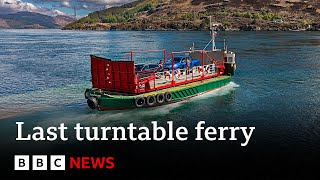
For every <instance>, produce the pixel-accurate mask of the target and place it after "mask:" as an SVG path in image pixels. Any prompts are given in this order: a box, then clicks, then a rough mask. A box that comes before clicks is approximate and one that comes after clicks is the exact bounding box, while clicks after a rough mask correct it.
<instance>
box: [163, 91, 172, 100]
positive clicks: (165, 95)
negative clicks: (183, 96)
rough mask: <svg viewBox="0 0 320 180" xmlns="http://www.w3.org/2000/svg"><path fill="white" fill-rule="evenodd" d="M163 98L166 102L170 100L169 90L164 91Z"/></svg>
mask: <svg viewBox="0 0 320 180" xmlns="http://www.w3.org/2000/svg"><path fill="white" fill-rule="evenodd" d="M164 98H165V100H166V101H167V102H169V101H171V100H172V93H171V92H166V93H165V94H164Z"/></svg>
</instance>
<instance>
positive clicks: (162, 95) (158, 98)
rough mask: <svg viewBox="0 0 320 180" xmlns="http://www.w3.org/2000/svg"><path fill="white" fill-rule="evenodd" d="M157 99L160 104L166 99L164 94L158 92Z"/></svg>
mask: <svg viewBox="0 0 320 180" xmlns="http://www.w3.org/2000/svg"><path fill="white" fill-rule="evenodd" d="M156 99H157V103H158V104H162V103H163V102H164V101H165V97H164V94H157V96H156Z"/></svg>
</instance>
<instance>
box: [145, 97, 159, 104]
mask: <svg viewBox="0 0 320 180" xmlns="http://www.w3.org/2000/svg"><path fill="white" fill-rule="evenodd" d="M156 102H157V99H156V97H155V96H148V97H147V105H148V106H153V105H155V104H156Z"/></svg>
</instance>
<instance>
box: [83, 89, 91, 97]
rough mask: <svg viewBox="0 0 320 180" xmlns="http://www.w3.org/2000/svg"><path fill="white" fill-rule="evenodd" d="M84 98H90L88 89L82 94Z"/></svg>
mask: <svg viewBox="0 0 320 180" xmlns="http://www.w3.org/2000/svg"><path fill="white" fill-rule="evenodd" d="M84 97H85V98H86V99H89V98H90V89H86V91H85V92H84Z"/></svg>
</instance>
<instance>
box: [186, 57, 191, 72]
mask: <svg viewBox="0 0 320 180" xmlns="http://www.w3.org/2000/svg"><path fill="white" fill-rule="evenodd" d="M186 71H187V75H188V74H190V59H189V58H187V59H186Z"/></svg>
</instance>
